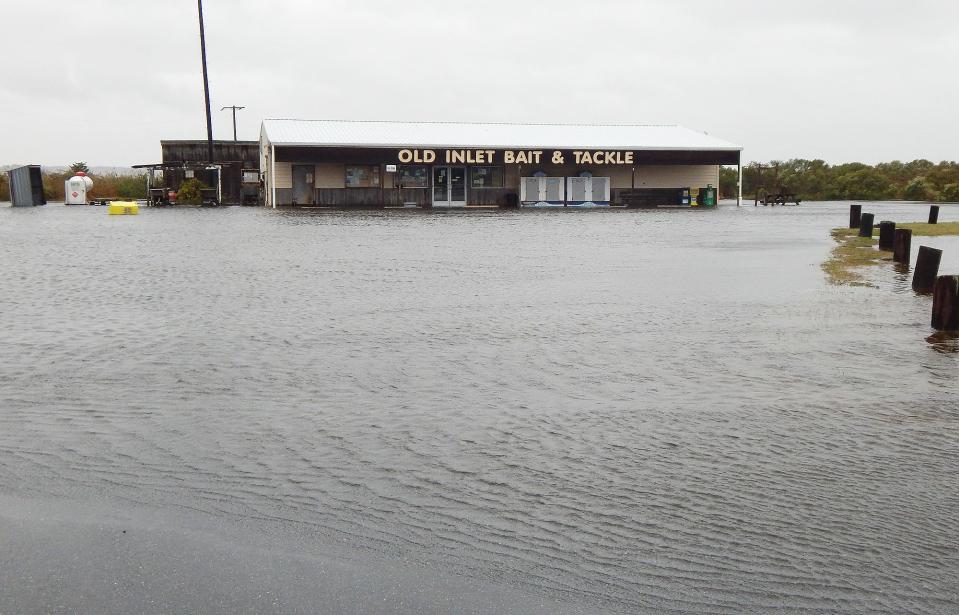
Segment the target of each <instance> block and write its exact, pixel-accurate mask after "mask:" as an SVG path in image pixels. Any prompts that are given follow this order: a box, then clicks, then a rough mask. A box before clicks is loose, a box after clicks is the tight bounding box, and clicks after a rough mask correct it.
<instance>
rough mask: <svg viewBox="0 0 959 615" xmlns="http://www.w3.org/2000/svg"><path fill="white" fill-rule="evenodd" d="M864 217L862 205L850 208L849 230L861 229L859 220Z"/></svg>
mask: <svg viewBox="0 0 959 615" xmlns="http://www.w3.org/2000/svg"><path fill="white" fill-rule="evenodd" d="M860 216H862V205H850V206H849V228H859V218H860Z"/></svg>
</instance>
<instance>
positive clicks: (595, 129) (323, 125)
mask: <svg viewBox="0 0 959 615" xmlns="http://www.w3.org/2000/svg"><path fill="white" fill-rule="evenodd" d="M263 132H264V133H265V135H266V137H267V139H268V140H269V141H270V142H271V143H272V144H273V145H281V146H282V145H287V146H290V145H298V146H304V145H305V146H319V147H429V148H444V147H465V148H489V149H550V148H552V149H622V150H685V151H689V150H694V151H695V150H699V151H740V150H741V149H742V148H741V147H739V146H738V145H733V144H732V143H729V142H727V141H723V140H722V139H717V138H716V137H712V136H710V135H708V134H706V133H703V132H696V131H695V130H690V129H688V128H684V127H682V126H629V125H609V124H600V125H590V124H505V123H503V124H499V123H464V122H386V121H351V120H292V119H267V120H263Z"/></svg>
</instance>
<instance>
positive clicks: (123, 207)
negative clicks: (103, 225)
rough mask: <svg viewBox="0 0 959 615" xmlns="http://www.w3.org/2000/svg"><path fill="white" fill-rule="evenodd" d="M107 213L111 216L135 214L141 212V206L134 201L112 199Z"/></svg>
mask: <svg viewBox="0 0 959 615" xmlns="http://www.w3.org/2000/svg"><path fill="white" fill-rule="evenodd" d="M107 213H109V214H110V215H111V216H135V215H137V214H138V213H140V206H139V205H137V204H136V203H135V202H133V201H110V205H108V206H107Z"/></svg>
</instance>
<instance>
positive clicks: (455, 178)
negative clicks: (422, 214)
mask: <svg viewBox="0 0 959 615" xmlns="http://www.w3.org/2000/svg"><path fill="white" fill-rule="evenodd" d="M433 207H466V167H433Z"/></svg>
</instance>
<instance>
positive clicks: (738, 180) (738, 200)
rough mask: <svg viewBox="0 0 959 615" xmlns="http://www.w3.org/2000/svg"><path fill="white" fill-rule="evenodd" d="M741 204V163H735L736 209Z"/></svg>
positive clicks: (740, 161)
mask: <svg viewBox="0 0 959 615" xmlns="http://www.w3.org/2000/svg"><path fill="white" fill-rule="evenodd" d="M742 204H743V161H742V159H740V160H739V162H737V163H736V207H739V206H741V205H742Z"/></svg>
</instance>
